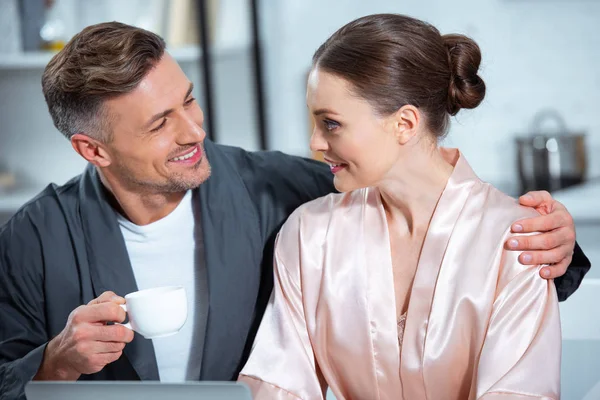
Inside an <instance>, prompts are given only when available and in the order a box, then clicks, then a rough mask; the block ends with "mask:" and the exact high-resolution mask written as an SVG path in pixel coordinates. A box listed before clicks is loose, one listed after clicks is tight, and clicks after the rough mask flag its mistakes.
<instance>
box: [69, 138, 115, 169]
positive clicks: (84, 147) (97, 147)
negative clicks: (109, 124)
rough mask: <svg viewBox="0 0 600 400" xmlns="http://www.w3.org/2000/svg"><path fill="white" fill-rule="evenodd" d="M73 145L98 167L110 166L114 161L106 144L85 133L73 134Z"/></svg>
mask: <svg viewBox="0 0 600 400" xmlns="http://www.w3.org/2000/svg"><path fill="white" fill-rule="evenodd" d="M71 146H73V149H74V150H75V151H76V152H77V153H79V155H80V156H81V157H83V158H84V159H85V160H86V161H88V162H89V163H91V164H93V165H95V166H97V167H108V166H109V165H110V164H111V163H112V161H111V158H110V154H108V152H107V151H106V149H105V148H104V145H103V144H102V143H101V142H99V141H98V140H96V139H94V138H92V137H90V136H88V135H86V134H84V133H76V134H75V135H73V136H72V137H71Z"/></svg>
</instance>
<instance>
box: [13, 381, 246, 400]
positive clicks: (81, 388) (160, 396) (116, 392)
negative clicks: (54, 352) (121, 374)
mask: <svg viewBox="0 0 600 400" xmlns="http://www.w3.org/2000/svg"><path fill="white" fill-rule="evenodd" d="M25 396H26V397H27V400H75V399H77V400H79V399H85V400H208V399H215V400H252V396H251V394H250V390H249V389H248V388H247V387H246V386H245V385H243V384H242V383H238V382H185V383H160V382H155V381H145V382H123V381H120V382H119V381H116V382H113V381H110V382H107V381H101V382H92V381H81V382H42V381H32V382H29V383H27V385H26V386H25Z"/></svg>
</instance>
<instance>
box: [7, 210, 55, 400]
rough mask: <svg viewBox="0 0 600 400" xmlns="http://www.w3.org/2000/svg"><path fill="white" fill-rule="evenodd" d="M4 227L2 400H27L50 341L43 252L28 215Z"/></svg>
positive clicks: (20, 215)
mask: <svg viewBox="0 0 600 400" xmlns="http://www.w3.org/2000/svg"><path fill="white" fill-rule="evenodd" d="M24 214H25V213H20V214H18V215H17V216H15V217H14V218H13V219H12V220H11V221H10V222H9V223H7V225H5V226H4V227H3V228H0V321H2V323H1V324H0V400H8V399H11V400H14V399H24V398H25V395H24V387H25V384H26V383H27V382H28V381H30V380H31V379H32V378H33V376H34V375H35V374H36V372H37V371H38V369H39V366H40V364H41V362H42V358H43V355H44V351H45V348H46V342H47V341H48V339H49V338H48V337H47V336H46V329H45V326H46V324H45V318H44V298H43V283H42V282H43V277H42V272H41V271H42V260H43V258H42V253H41V248H40V244H39V240H38V237H37V234H36V231H35V229H34V227H33V226H32V224H31V221H30V220H29V218H28V217H27V216H26V215H24Z"/></svg>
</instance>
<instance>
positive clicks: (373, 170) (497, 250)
mask: <svg viewBox="0 0 600 400" xmlns="http://www.w3.org/2000/svg"><path fill="white" fill-rule="evenodd" d="M480 60H481V54H480V51H479V47H478V46H477V44H476V43H475V42H473V41H472V40H471V39H469V38H467V37H464V36H461V35H444V36H441V35H440V33H439V32H438V31H437V30H436V29H435V28H434V27H432V26H430V25H428V24H426V23H424V22H421V21H418V20H415V19H412V18H409V17H406V16H401V15H372V16H368V17H364V18H360V19H358V20H356V21H354V22H351V23H349V24H348V25H346V26H344V27H343V28H341V29H340V30H339V31H337V32H336V33H335V34H334V35H333V36H332V37H331V38H329V39H328V40H327V42H325V43H324V44H323V45H322V46H321V47H320V48H319V49H318V50H317V52H316V53H315V55H314V58H313V69H312V72H311V74H310V77H309V82H308V90H307V101H308V106H309V108H310V110H311V112H312V114H313V116H314V118H315V130H314V132H313V136H312V139H311V148H312V149H313V150H314V151H322V152H323V153H324V156H325V159H326V160H327V161H328V162H329V163H330V164H331V170H332V172H333V173H334V174H335V185H336V187H337V188H338V190H339V191H341V192H343V193H341V194H334V195H329V196H327V197H324V198H321V199H317V200H315V201H313V202H311V203H308V204H306V205H304V206H302V207H301V208H300V209H298V210H297V211H296V212H295V213H294V214H293V215H292V216H291V217H290V218H289V220H288V221H287V222H286V224H285V225H284V227H283V228H282V231H281V232H280V234H279V237H278V241H277V245H276V250H275V260H276V261H275V290H274V294H273V297H272V299H271V303H270V304H269V307H268V309H267V312H266V314H265V317H264V320H263V323H262V325H261V327H260V329H259V332H258V335H257V338H256V341H255V344H254V348H253V350H252V354H251V356H250V359H249V361H248V363H247V364H246V366H245V367H244V369H243V370H242V373H241V378H240V379H241V380H242V381H244V382H246V383H247V384H248V385H249V386H250V387H251V389H252V391H253V392H254V395H255V398H256V399H274V398H281V399H283V398H290V399H292V398H294V399H296V398H300V399H305V400H308V399H322V398H324V393H325V391H326V387H327V386H329V387H330V388H331V389H332V391H333V392H334V394H335V395H336V397H337V398H338V399H399V398H404V399H407V400H416V399H435V400H437V399H467V398H468V399H475V398H477V399H479V398H483V399H501V398H502V399H504V398H510V399H533V398H537V399H557V398H558V397H559V384H560V382H559V372H560V346H561V335H560V321H559V313H558V300H557V296H556V291H555V288H554V284H553V282H552V281H547V280H544V279H541V278H540V277H539V274H538V271H539V269H540V267H527V266H523V265H521V264H520V263H519V262H518V261H517V254H515V253H514V252H511V251H507V250H504V248H503V243H504V242H505V240H506V239H507V237H508V236H509V234H510V226H511V224H512V223H513V222H515V221H516V220H519V219H521V218H524V217H530V216H532V215H535V211H534V210H532V209H527V208H524V207H521V206H519V205H518V204H517V202H516V201H515V200H513V199H512V198H510V197H508V196H506V195H504V194H503V193H501V192H499V191H498V190H496V189H495V188H493V187H492V186H490V185H489V184H487V183H484V182H482V181H481V180H479V179H478V178H477V176H476V175H475V174H474V172H473V171H472V170H471V168H470V167H469V165H468V163H467V161H466V160H465V158H464V156H463V155H462V154H460V152H459V151H458V150H455V149H454V150H453V149H443V148H439V147H438V146H437V142H438V140H439V139H440V138H441V137H443V136H444V134H445V133H446V131H447V128H448V124H449V117H450V116H451V115H455V114H456V113H457V112H458V111H459V110H460V109H462V108H475V107H476V106H477V105H479V103H480V102H481V101H482V100H483V97H484V94H485V84H484V82H483V81H482V80H481V78H480V77H479V76H478V75H477V71H478V68H479V63H480Z"/></svg>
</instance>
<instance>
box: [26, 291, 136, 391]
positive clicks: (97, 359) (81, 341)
mask: <svg viewBox="0 0 600 400" xmlns="http://www.w3.org/2000/svg"><path fill="white" fill-rule="evenodd" d="M120 304H125V299H124V298H122V297H119V296H117V295H116V294H114V293H113V292H104V293H102V295H100V297H98V298H97V299H94V300H92V301H91V302H90V303H89V304H87V305H84V306H80V307H77V308H76V309H75V310H74V311H73V312H71V314H70V315H69V319H68V321H67V325H66V326H65V329H63V330H62V332H61V333H59V334H58V336H56V337H55V338H54V339H52V340H51V341H50V342H48V345H47V346H46V350H45V351H44V359H43V361H42V365H41V366H40V369H39V370H38V372H37V374H36V375H35V377H34V380H77V379H78V378H79V376H81V375H82V374H93V373H95V372H98V371H100V370H102V369H103V368H104V367H105V366H106V365H107V364H110V363H112V362H114V361H116V360H118V359H119V357H121V353H122V351H123V348H124V347H125V344H126V343H129V342H131V341H132V340H133V331H132V330H130V329H127V328H126V327H124V326H123V325H106V323H107V322H123V321H124V320H125V317H126V314H125V311H124V310H123V309H122V308H121V307H120V306H119V305H120Z"/></svg>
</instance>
